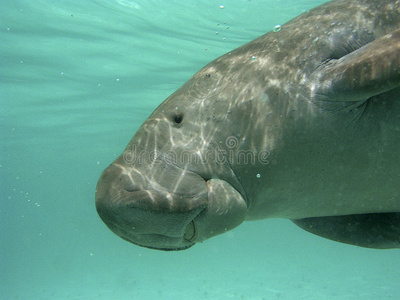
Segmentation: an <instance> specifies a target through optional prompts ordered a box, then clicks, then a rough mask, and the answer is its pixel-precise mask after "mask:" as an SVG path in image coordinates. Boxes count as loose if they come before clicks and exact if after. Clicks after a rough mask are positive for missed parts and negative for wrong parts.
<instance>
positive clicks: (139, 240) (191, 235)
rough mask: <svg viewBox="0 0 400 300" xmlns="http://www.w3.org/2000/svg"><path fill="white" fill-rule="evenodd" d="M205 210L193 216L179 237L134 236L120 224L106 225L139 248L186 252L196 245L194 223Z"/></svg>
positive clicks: (159, 235)
mask: <svg viewBox="0 0 400 300" xmlns="http://www.w3.org/2000/svg"><path fill="white" fill-rule="evenodd" d="M205 209H206V208H205V207H204V208H202V209H201V210H200V211H199V213H198V214H197V215H196V216H194V219H193V220H191V221H190V223H189V224H188V225H187V226H186V228H185V230H184V233H183V235H181V236H172V235H168V234H159V233H144V234H135V233H134V231H132V230H130V229H131V228H124V227H123V226H121V224H118V223H114V224H112V226H110V225H111V224H109V223H106V224H107V226H108V227H109V228H110V229H111V230H112V231H113V232H114V233H116V234H117V235H118V236H120V237H121V238H122V239H124V240H126V241H128V242H130V243H132V244H134V245H137V246H140V247H145V248H149V249H154V250H162V251H179V250H186V249H188V248H190V247H192V246H194V245H195V243H196V242H195V241H196V237H197V227H196V222H195V221H196V218H197V217H198V216H199V215H200V214H201V213H202V212H203V211H204V210H205ZM156 244H160V246H155V245H156Z"/></svg>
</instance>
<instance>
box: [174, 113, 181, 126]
mask: <svg viewBox="0 0 400 300" xmlns="http://www.w3.org/2000/svg"><path fill="white" fill-rule="evenodd" d="M172 120H173V121H174V123H175V124H181V123H182V121H183V114H175V115H174V116H173V117H172Z"/></svg>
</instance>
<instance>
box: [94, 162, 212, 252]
mask: <svg viewBox="0 0 400 300" xmlns="http://www.w3.org/2000/svg"><path fill="white" fill-rule="evenodd" d="M154 169H157V167H156V166H153V167H152V168H151V170H152V172H150V169H146V171H147V172H144V171H139V170H137V169H135V168H134V167H130V166H126V165H123V164H118V163H117V162H114V163H113V164H112V165H110V166H109V167H108V168H107V169H105V170H104V172H103V173H102V175H101V177H100V179H99V182H98V184H97V189H96V208H97V211H98V213H99V215H100V217H101V219H102V220H103V221H104V223H105V224H106V225H107V226H108V227H109V228H110V229H111V230H112V231H113V232H114V233H115V234H117V235H118V236H120V237H121V238H123V239H125V240H127V241H129V242H131V243H133V244H136V245H139V246H144V247H148V248H155V249H160V250H181V249H186V248H189V247H191V246H192V245H193V244H194V240H195V239H196V227H195V223H194V221H193V220H194V219H195V218H196V217H197V216H198V215H199V214H200V213H201V212H202V211H203V210H204V209H205V208H206V207H207V187H206V181H205V180H204V179H203V178H202V177H200V176H198V175H197V174H195V173H192V172H189V171H185V170H181V169H179V168H177V167H175V166H173V165H172V166H170V165H165V164H163V165H162V166H161V168H159V169H158V171H157V170H154ZM150 173H151V174H153V175H152V176H150V175H149V174H150ZM148 176H149V177H148Z"/></svg>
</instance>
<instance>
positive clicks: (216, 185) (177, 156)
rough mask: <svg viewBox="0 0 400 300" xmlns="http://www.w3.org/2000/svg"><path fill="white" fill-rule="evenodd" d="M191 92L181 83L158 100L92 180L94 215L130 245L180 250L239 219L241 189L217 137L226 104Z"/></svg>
mask: <svg viewBox="0 0 400 300" xmlns="http://www.w3.org/2000/svg"><path fill="white" fill-rule="evenodd" d="M205 78H206V79H207V78H208V77H207V76H205ZM192 92H193V86H192V85H191V84H189V88H187V86H186V87H185V86H184V87H183V88H181V90H178V92H177V93H175V94H173V95H172V96H171V97H170V98H169V99H167V100H166V101H165V102H164V103H163V104H161V106H159V107H158V108H157V109H156V111H155V112H154V113H153V114H152V115H151V116H150V117H149V118H148V119H147V121H146V122H145V123H144V124H143V125H142V126H141V128H140V129H139V130H138V132H137V133H136V134H135V135H134V137H133V139H132V140H131V142H130V143H129V144H128V146H127V148H126V149H125V151H124V153H123V154H122V155H121V156H120V157H118V158H117V159H116V161H114V162H113V163H112V164H111V165H110V166H109V167H108V168H106V169H105V170H104V172H103V173H102V175H101V177H100V180H99V182H98V184H97V189H96V208H97V211H98V213H99V215H100V217H101V219H102V220H103V221H104V222H105V223H106V225H107V226H108V227H109V228H110V229H111V230H112V231H113V232H114V233H116V234H117V235H118V236H120V237H121V238H123V239H125V240H127V241H129V242H131V243H133V244H136V245H139V246H144V247H148V248H153V249H160V250H182V249H187V248H189V247H191V246H193V245H194V244H195V243H197V242H201V241H203V240H206V239H208V238H210V237H212V236H215V235H218V234H221V233H224V232H226V231H228V230H230V229H232V228H234V227H236V226H238V225H239V224H240V223H242V222H243V220H244V219H245V216H246V212H247V204H246V202H245V200H244V198H245V197H244V196H243V195H244V192H243V189H242V187H241V185H240V183H239V181H238V179H237V178H236V176H235V174H234V172H233V170H232V169H231V167H230V164H229V162H228V161H227V160H226V159H225V157H224V155H225V154H226V153H225V152H224V150H223V149H222V148H221V147H222V146H221V145H223V143H225V140H223V139H222V138H218V136H220V129H218V128H219V127H218V124H221V123H222V122H221V121H222V118H225V115H226V111H227V110H226V108H224V109H222V110H219V109H218V107H217V106H209V105H208V106H204V105H203V106H202V103H203V102H202V101H201V100H198V101H194V100H192V101H190V99H194V98H195V99H199V98H200V97H199V96H198V95H197V97H191V98H190V99H189V96H188V93H192ZM191 96H193V95H191ZM200 99H201V98H200ZM203 104H204V103H203ZM212 112H213V115H210V113H212Z"/></svg>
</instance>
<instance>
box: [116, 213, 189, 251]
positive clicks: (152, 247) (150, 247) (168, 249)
mask: <svg viewBox="0 0 400 300" xmlns="http://www.w3.org/2000/svg"><path fill="white" fill-rule="evenodd" d="M188 227H190V229H189V230H188V228H187V229H186V233H185V235H184V236H183V240H184V241H185V242H188V243H189V244H188V245H185V246H180V247H172V248H166V247H154V246H148V245H142V244H139V243H135V242H133V241H131V240H129V239H127V238H124V237H123V239H124V240H126V241H128V242H130V243H132V244H134V245H137V246H140V247H145V248H149V249H154V250H162V251H180V250H186V249H189V248H190V247H192V246H194V245H195V242H194V240H195V239H196V225H195V223H194V220H193V221H192V222H190V224H189V225H188ZM190 231H192V232H193V233H192V234H193V235H192V237H191V238H190V239H187V238H186V235H187V232H190ZM152 237H153V238H156V239H160V238H165V236H160V235H158V234H154V235H152ZM169 238H171V239H173V238H172V237H169ZM176 242H177V243H179V240H176Z"/></svg>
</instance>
